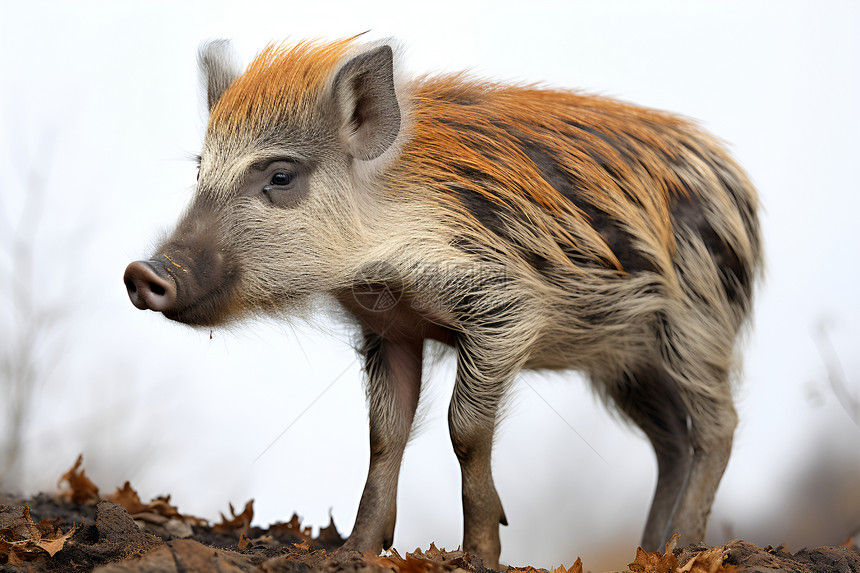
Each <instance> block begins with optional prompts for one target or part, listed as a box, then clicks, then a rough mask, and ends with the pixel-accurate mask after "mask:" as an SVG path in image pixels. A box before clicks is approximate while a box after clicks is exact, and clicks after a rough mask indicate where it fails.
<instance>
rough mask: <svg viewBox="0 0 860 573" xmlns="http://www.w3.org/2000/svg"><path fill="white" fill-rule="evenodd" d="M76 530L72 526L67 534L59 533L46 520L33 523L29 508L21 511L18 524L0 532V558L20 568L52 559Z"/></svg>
mask: <svg viewBox="0 0 860 573" xmlns="http://www.w3.org/2000/svg"><path fill="white" fill-rule="evenodd" d="M76 530H77V526H76V525H73V526H72V528H71V529H70V530H69V532H68V533H65V534H63V533H60V531H59V530H58V529H56V528H54V527H53V526H52V525H51V524H50V523H49V522H48V521H47V520H44V521H40V522H39V523H38V524H36V523H33V518H32V517H31V516H30V508H29V507H24V508H22V511H21V518H20V522H19V523H17V524H15V526H14V527H7V528H4V529H3V530H0V556H2V557H6V562H7V563H8V564H9V565H16V566H21V565H23V564H24V563H25V562H28V561H33V560H35V559H38V558H39V557H43V556H44V553H47V554H48V556H50V557H53V556H54V555H55V554H56V553H57V552H58V551H60V550H61V549H62V548H63V546H64V545H65V544H66V541H68V540H69V538H71V537H72V535H73V534H74V533H75V531H76Z"/></svg>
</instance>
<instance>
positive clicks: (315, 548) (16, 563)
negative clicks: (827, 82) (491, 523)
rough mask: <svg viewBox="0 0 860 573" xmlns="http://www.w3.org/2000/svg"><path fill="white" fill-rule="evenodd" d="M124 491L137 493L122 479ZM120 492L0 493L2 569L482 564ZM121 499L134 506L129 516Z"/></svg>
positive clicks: (763, 565) (808, 567) (406, 568)
mask: <svg viewBox="0 0 860 573" xmlns="http://www.w3.org/2000/svg"><path fill="white" fill-rule="evenodd" d="M82 476H83V472H81V473H80V475H79V477H82ZM84 479H86V478H84ZM87 481H88V480H87ZM90 483H91V482H90ZM95 491H96V494H95V496H97V489H96V490H95ZM124 491H125V493H126V494H128V493H129V492H131V494H133V496H132V497H133V498H134V499H135V500H137V495H136V494H135V493H134V492H133V490H131V489H130V487H129V486H128V485H126V489H125V490H124ZM120 493H121V490H117V494H114V495H113V496H107V497H109V498H110V497H113V498H114V499H118V500H120V501H121V502H122V503H123V505H120V504H118V503H112V502H111V501H106V500H104V499H98V498H97V497H93V496H92V495H90V499H88V500H87V501H86V502H85V503H76V502H74V501H72V500H71V498H73V497H75V495H74V492H72V493H66V494H63V495H62V496H55V495H48V494H39V495H37V496H36V497H34V498H32V499H17V498H13V497H10V496H5V495H3V494H0V572H7V571H9V572H12V571H15V572H17V571H28V572H29V571H56V572H78V571H91V570H95V571H97V572H98V573H120V572H144V571H146V572H150V571H158V572H165V573H173V572H176V573H192V572H198V571H200V572H204V571H206V572H208V571H218V572H231V573H232V572H240V571H255V572H272V573H274V572H301V571H332V572H334V571H356V572H358V571H362V572H365V571H366V572H370V571H397V572H431V571H474V572H484V571H487V569H485V568H484V567H482V565H481V561H480V560H479V559H477V558H473V557H471V556H470V555H469V554H467V553H464V552H461V551H444V550H439V549H437V548H436V547H435V546H433V545H431V546H430V548H429V549H428V550H427V551H426V552H421V551H416V553H409V554H407V555H406V556H405V557H401V556H400V555H398V554H397V553H396V552H392V554H391V555H388V556H386V557H379V556H377V555H375V554H373V553H372V552H365V553H363V554H361V553H358V552H354V551H338V550H337V549H338V547H340V545H341V544H342V543H343V538H342V537H341V536H340V534H339V533H338V531H337V529H336V528H335V526H334V524H330V525H329V526H328V527H325V528H322V529H321V530H320V533H319V535H317V536H316V537H312V536H311V530H310V528H308V527H302V525H301V523H300V522H299V519H298V517H296V516H293V519H292V520H291V521H290V522H287V523H276V524H273V525H271V526H270V527H268V528H267V529H261V528H258V527H250V522H251V518H252V515H253V506H252V504H251V503H249V504H248V505H247V506H246V508H245V511H243V512H242V513H240V514H238V515H237V514H236V513H235V511H233V517H232V518H230V519H227V518H225V519H224V522H223V523H221V524H216V525H209V524H208V523H205V522H204V521H203V520H199V519H197V518H194V517H190V516H183V515H181V514H179V512H178V511H177V510H176V508H174V507H172V506H170V505H169V499H165V498H159V499H158V500H153V502H150V504H142V503H140V502H139V500H137V501H136V502H133V503H131V502H129V501H128V499H129V496H128V495H125V496H119V494H120ZM118 496H119V497H118ZM135 503H137V505H134V504H135ZM124 505H125V506H127V507H131V510H132V512H133V513H134V516H132V514H131V513H129V510H127V509H126V507H124ZM27 508H29V509H27ZM231 511H232V508H231ZM629 567H630V571H632V572H634V573H638V572H643V573H644V572H652V571H653V572H668V573H673V572H678V573H681V572H687V571H689V572H692V573H705V572H707V573H715V572H719V571H722V572H729V571H755V572H771V571H798V572H804V573H805V572H810V573H811V572H834V573H835V572H839V573H850V572H854V573H860V551H858V547H857V546H856V545H855V544H853V543H847V544H846V546H841V547H818V548H815V549H803V550H801V551H798V552H797V553H794V554H792V553H789V552H788V551H786V550H785V549H784V548H783V547H778V548H776V549H774V548H772V547H766V548H761V547H758V546H756V545H753V544H751V543H747V542H744V541H739V540H738V541H732V542H730V543H728V544H727V545H725V546H722V547H706V546H690V547H686V548H678V549H674V550H667V551H666V552H665V553H662V552H655V553H646V552H644V551H642V550H641V549H639V550H638V552H637V554H636V559H635V560H634V562H633V563H631V564H630V565H629ZM585 570H586V571H588V569H587V567H586V569H585ZM510 571H535V569H533V568H531V567H527V568H520V569H510ZM558 571H564V569H560V570H558ZM567 571H571V572H577V573H581V572H582V571H583V567H582V564H581V563H580V562H579V561H577V562H576V563H575V564H574V565H572V566H571V567H570V568H569V569H567Z"/></svg>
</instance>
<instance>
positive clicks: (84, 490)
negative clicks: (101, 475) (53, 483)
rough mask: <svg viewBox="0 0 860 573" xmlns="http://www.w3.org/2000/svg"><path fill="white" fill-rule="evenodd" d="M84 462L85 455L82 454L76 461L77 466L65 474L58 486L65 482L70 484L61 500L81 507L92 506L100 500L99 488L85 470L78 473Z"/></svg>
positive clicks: (61, 493)
mask: <svg viewBox="0 0 860 573" xmlns="http://www.w3.org/2000/svg"><path fill="white" fill-rule="evenodd" d="M83 461H84V455H83V454H80V455H79V456H78V459H77V461H75V465H73V466H72V468H71V469H70V470H69V471H67V472H66V473H64V474H63V477H61V478H60V481H59V482H57V485H58V486H59V485H61V484H62V483H63V482H66V483H68V484H69V487H68V490H66V491H63V492H60V498H61V499H65V500H66V501H71V502H72V503H77V504H81V505H84V504H89V505H92V504H94V503H96V502H98V500H99V488H98V487H96V484H94V483H93V482H92V480H90V478H88V477H87V475H86V473H85V472H84V470H82V469H81V470H80V471H78V470H79V469H80V467H81V464H83Z"/></svg>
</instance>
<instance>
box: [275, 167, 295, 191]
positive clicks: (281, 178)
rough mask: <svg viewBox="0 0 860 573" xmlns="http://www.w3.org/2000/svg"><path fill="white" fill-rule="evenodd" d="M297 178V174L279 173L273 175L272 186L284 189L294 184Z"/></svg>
mask: <svg viewBox="0 0 860 573" xmlns="http://www.w3.org/2000/svg"><path fill="white" fill-rule="evenodd" d="M295 176H296V174H295V173H285V172H283V171H278V172H277V173H275V174H274V175H272V181H271V184H272V185H276V186H278V187H283V186H285V185H289V184H290V183H292V181H293V179H294V178H295Z"/></svg>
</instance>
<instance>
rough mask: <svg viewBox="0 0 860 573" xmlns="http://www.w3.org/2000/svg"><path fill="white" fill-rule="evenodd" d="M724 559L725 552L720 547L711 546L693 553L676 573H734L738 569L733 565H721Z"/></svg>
mask: <svg viewBox="0 0 860 573" xmlns="http://www.w3.org/2000/svg"><path fill="white" fill-rule="evenodd" d="M725 559H726V553H725V551H724V550H723V548H722V547H712V548H711V549H706V550H704V551H702V552H701V553H697V554H696V555H694V556H693V558H692V559H690V560H689V561H687V563H686V565H684V566H683V567H681V568H680V569H678V573H717V572H718V571H722V572H724V573H734V572H735V571H737V570H738V568H737V567H735V566H734V565H723V562H724V561H725Z"/></svg>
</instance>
